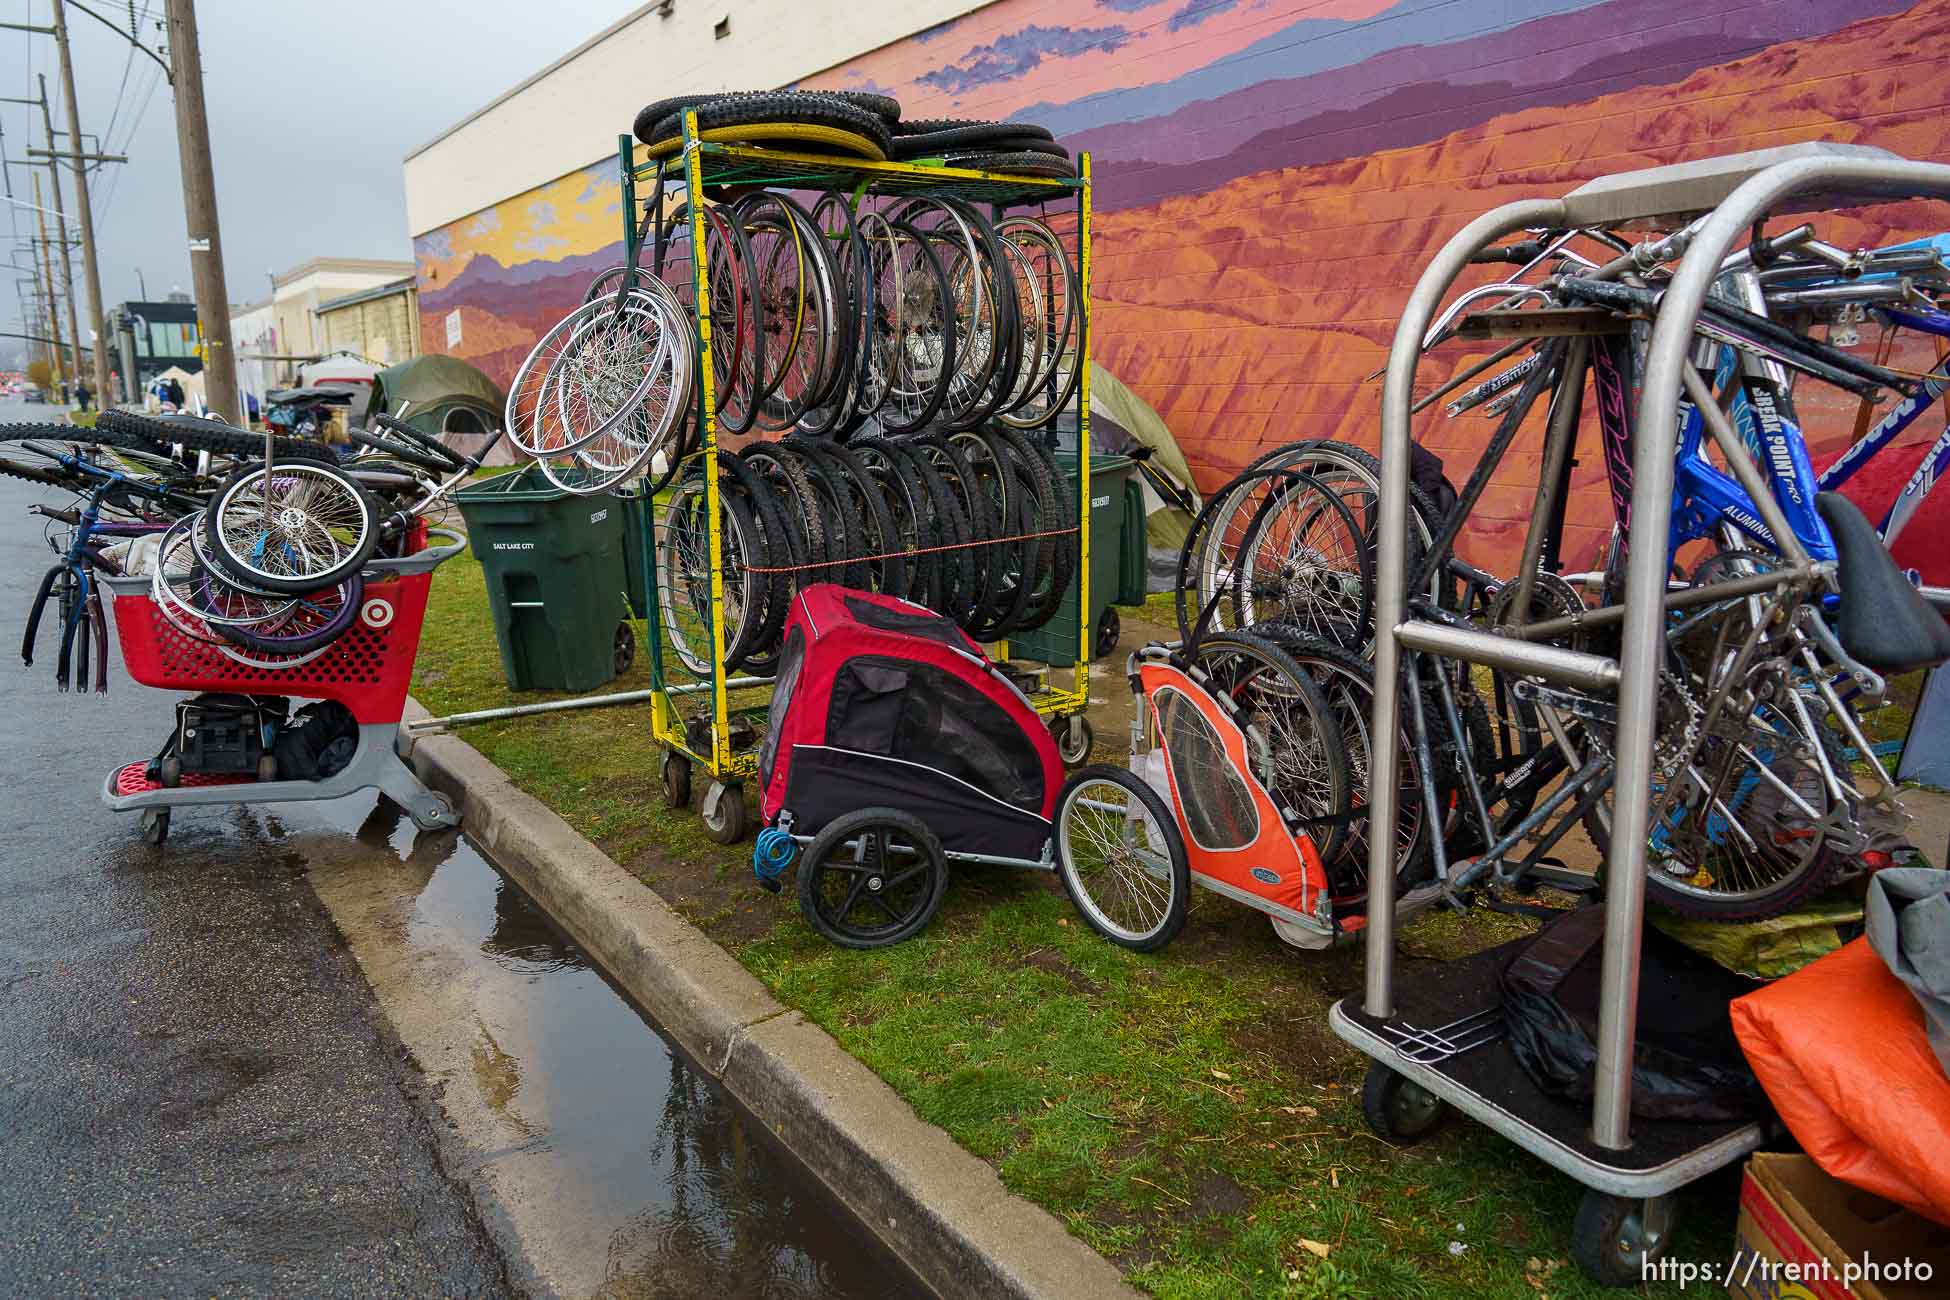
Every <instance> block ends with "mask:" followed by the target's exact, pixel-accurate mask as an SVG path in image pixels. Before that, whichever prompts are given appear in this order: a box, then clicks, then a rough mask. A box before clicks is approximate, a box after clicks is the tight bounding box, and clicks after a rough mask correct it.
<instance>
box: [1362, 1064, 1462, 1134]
mask: <svg viewBox="0 0 1950 1300" xmlns="http://www.w3.org/2000/svg"><path fill="white" fill-rule="evenodd" d="M1448 1114H1449V1107H1448V1105H1447V1104H1446V1103H1444V1102H1443V1100H1442V1098H1440V1097H1438V1096H1436V1095H1435V1094H1434V1093H1432V1092H1430V1091H1429V1090H1428V1089H1427V1088H1424V1087H1423V1086H1422V1085H1421V1084H1419V1083H1417V1082H1415V1081H1414V1080H1413V1079H1411V1078H1409V1077H1408V1076H1407V1075H1405V1074H1397V1073H1396V1072H1395V1071H1393V1070H1391V1069H1389V1068H1388V1067H1387V1066H1385V1065H1383V1064H1382V1063H1381V1062H1380V1061H1373V1062H1370V1063H1369V1065H1368V1077H1367V1080H1366V1081H1365V1082H1363V1083H1362V1085H1361V1117H1362V1118H1363V1119H1365V1120H1367V1121H1368V1127H1369V1128H1370V1129H1372V1130H1374V1134H1375V1136H1376V1137H1379V1138H1385V1139H1387V1140H1388V1141H1390V1142H1393V1143H1394V1144H1395V1145H1396V1146H1408V1145H1409V1144H1410V1143H1413V1142H1420V1141H1421V1140H1422V1139H1423V1138H1425V1137H1427V1136H1428V1135H1429V1134H1431V1133H1433V1132H1435V1131H1436V1130H1437V1129H1438V1128H1440V1127H1442V1121H1443V1120H1444V1119H1445V1118H1446V1117H1447V1116H1448Z"/></svg>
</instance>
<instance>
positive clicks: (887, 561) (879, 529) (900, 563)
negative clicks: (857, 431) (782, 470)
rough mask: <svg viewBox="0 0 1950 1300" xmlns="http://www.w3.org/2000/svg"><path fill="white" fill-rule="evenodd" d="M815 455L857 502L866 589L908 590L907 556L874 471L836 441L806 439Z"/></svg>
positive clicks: (807, 444) (896, 593)
mask: <svg viewBox="0 0 1950 1300" xmlns="http://www.w3.org/2000/svg"><path fill="white" fill-rule="evenodd" d="M805 445H806V446H807V447H808V448H809V449H810V450H811V451H812V452H813V454H814V455H816V456H823V457H825V459H826V461H827V464H828V465H829V466H830V467H832V468H833V469H834V470H835V471H836V472H837V475H838V477H839V478H840V479H841V480H843V481H844V482H845V483H846V484H847V485H848V486H850V487H851V489H852V491H853V494H854V497H855V499H856V500H858V501H859V502H860V507H861V510H860V516H859V517H860V519H861V520H862V521H863V522H864V523H865V524H866V525H867V527H866V528H864V529H862V531H861V544H862V547H863V550H862V552H861V554H862V558H863V563H864V564H865V566H866V577H867V580H866V589H867V590H869V591H879V592H885V593H887V594H888V595H890V596H898V595H901V594H902V593H904V592H905V591H906V590H907V556H906V554H905V553H904V548H903V547H902V545H901V539H900V532H899V529H898V528H897V526H896V525H895V523H894V511H893V508H892V506H890V505H889V504H888V501H887V497H886V495H885V494H884V492H883V490H882V489H881V486H880V483H879V481H878V480H877V479H876V478H875V477H874V475H873V472H872V471H871V470H869V469H868V468H867V464H866V462H865V461H863V460H861V459H860V457H859V456H858V455H856V454H855V453H854V452H853V451H852V450H851V449H850V448H847V447H842V446H839V445H838V444H836V443H830V442H820V441H817V440H813V439H807V440H805Z"/></svg>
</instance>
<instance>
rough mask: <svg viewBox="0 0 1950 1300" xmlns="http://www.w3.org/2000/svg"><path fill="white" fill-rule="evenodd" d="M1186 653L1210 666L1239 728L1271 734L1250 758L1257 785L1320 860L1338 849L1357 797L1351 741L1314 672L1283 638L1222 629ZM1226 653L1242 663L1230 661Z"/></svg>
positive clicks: (1212, 681) (1212, 683)
mask: <svg viewBox="0 0 1950 1300" xmlns="http://www.w3.org/2000/svg"><path fill="white" fill-rule="evenodd" d="M1187 650H1189V651H1190V652H1191V655H1192V662H1193V663H1194V665H1196V666H1197V667H1199V668H1201V669H1203V670H1204V671H1205V673H1206V675H1207V679H1208V680H1207V683H1206V685H1207V687H1208V689H1210V690H1211V691H1212V692H1213V693H1214V694H1215V695H1218V694H1223V695H1224V696H1226V698H1227V699H1229V700H1231V701H1232V703H1233V705H1234V706H1235V707H1236V708H1237V709H1238V710H1239V712H1238V718H1239V722H1240V725H1241V726H1242V727H1244V726H1246V725H1247V722H1248V720H1249V717H1250V720H1251V721H1252V722H1253V724H1254V725H1257V726H1258V727H1259V728H1260V730H1261V734H1263V735H1264V736H1265V737H1266V740H1267V744H1266V745H1265V746H1264V747H1263V749H1261V750H1260V751H1258V752H1257V753H1255V754H1254V755H1253V757H1255V758H1256V759H1257V767H1258V770H1257V771H1256V772H1255V773H1254V775H1255V776H1256V777H1258V778H1259V782H1260V784H1261V785H1262V786H1264V787H1265V789H1266V791H1267V793H1269V794H1271V795H1272V796H1273V799H1274V802H1275V803H1277V804H1279V805H1280V807H1281V809H1282V812H1283V813H1286V814H1290V815H1293V814H1297V816H1294V817H1293V823H1294V824H1295V829H1299V830H1303V831H1305V832H1306V833H1307V835H1308V837H1309V838H1310V839H1313V840H1314V847H1315V849H1316V850H1317V851H1318V852H1319V854H1320V856H1321V858H1322V860H1323V861H1324V860H1326V859H1328V858H1331V857H1333V856H1335V855H1336V854H1338V853H1339V851H1340V846H1341V841H1342V839H1343V838H1344V837H1345V836H1346V833H1347V823H1348V820H1349V819H1348V818H1347V816H1346V814H1347V813H1348V811H1349V810H1350V808H1351V802H1352V798H1353V792H1352V788H1351V786H1350V784H1349V777H1348V765H1347V742H1346V738H1345V737H1344V736H1342V735H1341V732H1340V723H1339V720H1338V719H1337V718H1336V716H1335V714H1334V711H1333V709H1332V708H1331V706H1330V705H1329V704H1328V703H1327V699H1326V697H1325V696H1324V695H1323V694H1322V693H1321V690H1320V688H1319V687H1318V686H1317V685H1315V683H1314V679H1313V677H1312V675H1311V674H1309V673H1308V672H1307V670H1306V669H1305V668H1303V667H1301V665H1300V664H1299V663H1298V662H1297V661H1296V660H1295V659H1294V658H1293V656H1292V655H1290V654H1288V653H1287V652H1286V650H1285V649H1284V648H1282V647H1281V645H1280V643H1279V642H1278V641H1275V640H1273V639H1272V638H1270V637H1265V636H1261V635H1258V634H1257V633H1254V632H1251V631H1244V632H1223V633H1219V634H1217V635H1214V636H1209V637H1206V638H1205V639H1203V640H1201V641H1200V642H1199V643H1198V645H1197V646H1196V647H1189V646H1188V647H1187ZM1228 655H1230V656H1234V657H1235V658H1236V659H1237V660H1239V661H1240V664H1239V665H1229V664H1228V661H1227V659H1226V656H1228ZM1255 664H1256V665H1258V666H1259V667H1258V670H1254V669H1253V665H1255ZM1267 673H1270V674H1272V676H1273V677H1277V678H1278V680H1277V681H1273V680H1271V678H1269V677H1267V676H1266V675H1265V674H1267ZM1262 687H1264V688H1270V689H1262ZM1249 691H1250V696H1249V695H1248V692H1249ZM1281 718H1284V719H1285V721H1286V722H1287V723H1288V724H1289V725H1291V726H1292V728H1293V732H1292V734H1287V735H1283V734H1282V733H1281V732H1280V730H1279V727H1280V725H1281V723H1280V719H1281ZM1306 731H1310V732H1311V733H1312V734H1313V735H1315V736H1317V737H1318V744H1315V745H1309V744H1307V743H1306V741H1305V737H1304V734H1303V733H1304V732H1306ZM1317 832H1318V833H1317Z"/></svg>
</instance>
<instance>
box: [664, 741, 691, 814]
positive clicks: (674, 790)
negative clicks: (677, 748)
mask: <svg viewBox="0 0 1950 1300" xmlns="http://www.w3.org/2000/svg"><path fill="white" fill-rule="evenodd" d="M659 775H660V776H662V778H663V790H664V807H666V808H688V807H690V806H691V760H690V759H688V758H685V757H684V756H683V755H682V754H665V755H664V763H663V769H662V771H661V772H660V773H659Z"/></svg>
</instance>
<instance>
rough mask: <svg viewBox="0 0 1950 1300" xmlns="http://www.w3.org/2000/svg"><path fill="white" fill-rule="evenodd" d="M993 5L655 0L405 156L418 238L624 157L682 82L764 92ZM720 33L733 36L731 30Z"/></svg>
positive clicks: (410, 216) (412, 226)
mask: <svg viewBox="0 0 1950 1300" xmlns="http://www.w3.org/2000/svg"><path fill="white" fill-rule="evenodd" d="M987 3H989V0H670V2H669V3H664V2H663V0H658V2H656V3H651V4H646V5H644V6H643V7H641V8H640V9H637V10H636V11H635V12H634V13H632V14H630V15H629V16H628V17H626V18H624V19H622V20H621V21H620V22H618V23H616V24H614V25H613V26H611V27H609V28H608V29H606V30H604V31H601V32H598V33H597V34H596V35H594V36H592V37H590V38H589V39H588V40H587V41H585V42H583V44H582V45H580V46H578V47H577V48H576V49H574V50H572V51H570V52H569V53H568V54H566V55H564V56H563V57H562V58H561V59H558V60H557V61H556V62H555V63H553V64H550V65H549V66H548V67H546V68H544V69H542V70H541V71H540V72H538V73H536V74H535V75H534V76H532V77H530V78H529V79H528V80H526V81H524V82H522V83H521V84H520V85H518V86H516V87H514V88H513V89H512V90H510V91H508V92H507V93H506V94H504V95H502V96H501V97H499V98H498V99H495V100H494V101H493V102H491V103H489V104H488V105H487V106H486V107H485V108H482V109H480V110H479V111H478V112H476V113H474V114H473V115H472V116H470V117H467V118H464V119H462V120H461V121H460V122H459V123H458V124H457V125H455V126H453V127H450V128H449V129H448V130H446V131H444V132H442V133H441V134H440V135H439V136H437V137H435V138H434V139H433V140H431V141H429V142H427V143H426V144H424V145H422V146H421V147H420V148H418V149H416V150H414V151H413V152H412V153H410V154H408V155H407V156H406V219H407V230H408V233H410V234H413V235H421V234H425V233H426V232H427V231H429V230H433V229H435V228H436V227H439V226H443V225H446V224H447V223H448V222H451V221H454V220H455V219H457V218H460V217H464V216H467V215H468V214H469V213H473V212H478V211H479V210H481V209H482V208H485V207H488V206H490V205H492V204H495V203H499V202H501V201H502V200H503V199H506V198H508V197H510V196H511V195H515V194H520V193H522V192H523V191H525V190H530V189H533V188H534V187H536V186H538V185H541V184H543V183H545V182H547V181H552V180H554V179H556V178H557V177H559V176H563V175H566V174H567V173H569V172H571V171H574V170H575V169H577V168H578V167H586V166H588V165H589V164H590V163H593V162H596V161H597V160H599V159H602V158H607V157H614V156H615V153H616V137H617V135H618V134H620V133H622V132H624V131H627V130H629V129H630V123H631V121H632V119H634V118H635V116H636V112H637V110H638V109H640V108H642V107H643V106H644V105H645V104H646V103H648V102H650V101H651V100H653V99H657V98H660V97H662V96H664V95H669V94H674V93H677V92H680V91H700V90H763V89H770V88H772V87H777V86H785V85H790V84H791V83H793V82H795V81H798V80H800V79H801V78H804V77H809V76H811V75H813V74H814V73H816V72H820V71H822V70H824V69H826V68H830V67H832V66H834V65H835V64H838V63H844V62H846V61H847V60H848V59H852V58H857V57H858V56H860V55H862V54H865V53H867V52H868V51H869V50H874V49H877V48H879V47H880V46H883V45H888V44H892V43H893V42H896V41H900V40H904V39H906V38H907V37H909V36H912V35H914V34H915V33H917V32H923V31H926V30H927V29H928V28H930V27H933V26H935V25H936V24H939V23H943V22H947V21H948V20H949V19H952V18H957V17H959V16H961V15H962V14H965V13H968V12H970V11H972V10H976V9H980V8H982V7H983V5H985V4H987ZM720 33H722V34H720Z"/></svg>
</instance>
